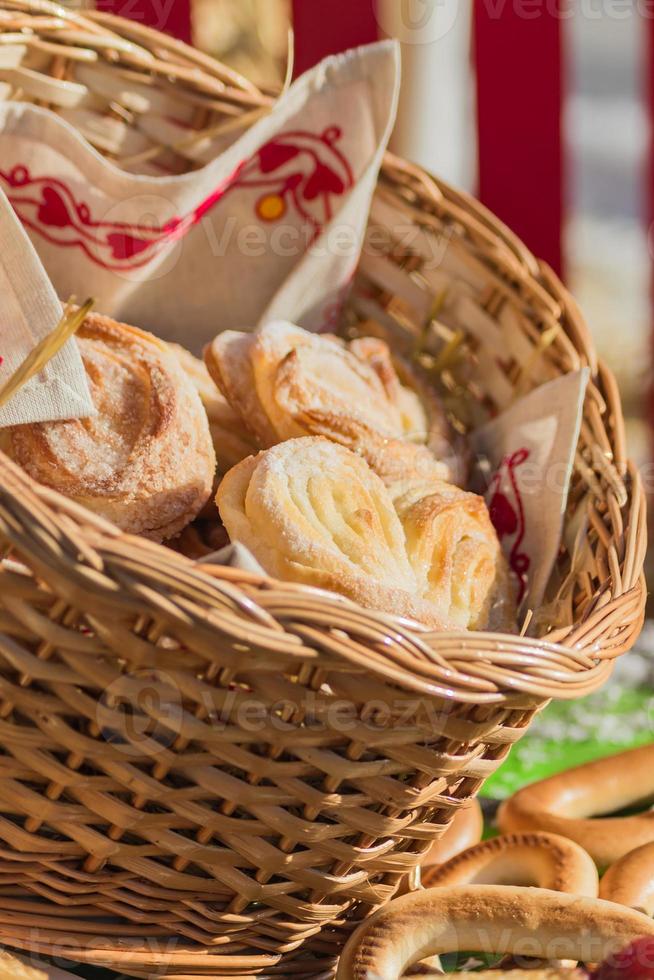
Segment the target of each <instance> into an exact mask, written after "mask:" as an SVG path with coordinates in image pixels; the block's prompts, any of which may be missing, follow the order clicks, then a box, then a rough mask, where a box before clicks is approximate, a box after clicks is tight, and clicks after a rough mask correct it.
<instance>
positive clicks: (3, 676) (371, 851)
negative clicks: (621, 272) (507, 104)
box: [0, 0, 645, 976]
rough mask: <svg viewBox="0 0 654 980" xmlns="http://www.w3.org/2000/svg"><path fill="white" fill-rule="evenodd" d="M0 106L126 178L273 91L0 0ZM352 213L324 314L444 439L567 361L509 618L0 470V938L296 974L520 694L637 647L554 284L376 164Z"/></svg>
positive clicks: (607, 468) (589, 406) (626, 533)
mask: <svg viewBox="0 0 654 980" xmlns="http://www.w3.org/2000/svg"><path fill="white" fill-rule="evenodd" d="M0 93H1V94H2V96H3V97H5V98H14V99H23V100H31V101H36V102H38V103H39V104H41V105H46V106H49V107H50V108H52V109H53V110H54V111H58V112H61V114H62V115H63V116H65V118H67V119H68V120H69V121H70V122H71V123H72V124H73V125H75V126H77V127H78V128H79V130H80V131H81V132H82V133H83V134H84V135H85V136H86V137H87V138H88V139H89V140H90V141H91V142H92V143H93V144H94V145H95V146H96V148H97V149H99V150H100V151H101V152H103V153H105V154H106V155H108V156H110V157H112V158H113V159H114V160H116V162H117V163H119V164H120V165H121V166H125V167H129V168H130V169H132V170H137V171H140V172H147V169H148V167H150V166H151V165H152V163H153V161H157V163H163V162H165V164H166V166H167V167H168V168H169V169H173V170H178V171H180V172H181V171H184V170H187V169H188V168H189V167H193V166H197V165H199V164H201V163H202V162H204V161H205V160H207V159H209V158H211V156H212V155H214V154H215V153H216V152H217V151H218V150H219V149H220V148H221V147H223V146H224V145H225V144H226V141H227V140H232V139H234V137H235V136H237V135H238V134H239V132H240V131H242V129H243V127H244V126H245V125H247V124H249V122H250V121H251V120H252V119H253V118H255V117H256V116H258V115H260V114H261V113H263V112H266V111H268V109H269V107H270V105H271V104H272V98H273V96H272V94H271V93H262V92H260V91H259V90H258V89H256V88H255V87H254V86H252V85H250V84H248V83H247V82H246V81H245V80H244V79H242V78H240V77H239V76H237V75H235V74H234V73H232V72H230V71H228V70H227V69H225V68H224V67H222V66H221V65H219V64H217V63H215V62H214V61H212V60H210V59H209V58H207V57H205V56H203V55H201V54H199V53H198V52H196V51H192V50H191V49H189V48H186V47H184V46H183V45H180V44H179V43H177V42H175V41H172V40H171V39H169V38H165V37H163V36H162V35H157V34H155V33H153V32H151V31H148V30H146V29H144V28H142V27H140V26H138V25H135V24H133V23H129V22H127V21H122V20H118V19H115V18H112V17H109V16H107V15H100V14H89V15H88V16H86V17H82V16H80V15H78V14H76V13H73V12H68V11H63V10H61V9H59V8H56V7H53V6H51V5H49V4H47V3H28V2H18V0H13V2H12V0H4V2H3V3H1V4H0ZM171 117H173V118H176V119H178V120H179V124H178V125H176V124H173V123H172V122H171V121H170V119H171ZM189 127H191V129H190V130H189ZM371 227H372V228H373V230H374V232H375V240H376V241H377V242H379V240H380V236H379V233H380V231H381V232H382V236H381V237H382V240H384V241H385V242H386V246H385V248H384V249H382V250H379V248H377V249H375V250H373V249H367V250H366V253H365V255H364V257H363V259H362V261H361V264H360V268H359V270H358V274H357V277H356V281H355V283H354V287H353V290H352V293H351V296H350V298H349V300H348V305H347V310H346V314H345V321H346V323H345V329H346V330H348V331H351V332H355V331H357V330H359V329H361V330H363V331H372V332H380V331H381V332H383V333H384V335H385V336H388V337H391V338H392V340H393V343H394V344H395V345H396V348H397V349H398V350H400V351H402V352H403V353H405V354H407V353H411V352H413V351H415V350H416V349H420V350H421V351H422V361H423V364H425V365H426V366H427V367H428V368H429V367H430V366H431V368H432V370H433V371H434V374H435V375H436V374H438V376H439V381H440V383H441V384H442V385H443V386H444V389H445V397H446V398H447V401H448V405H449V407H450V409H451V411H452V413H453V414H454V415H456V417H457V419H458V422H459V424H460V425H461V427H462V428H469V427H471V426H473V425H476V424H479V423H480V422H482V421H484V420H485V419H487V418H489V417H492V416H493V415H495V414H496V413H497V412H498V411H500V410H502V409H504V408H506V407H507V406H509V405H510V404H512V403H513V401H514V400H515V399H516V397H518V396H520V395H521V394H524V393H526V392H528V391H529V390H531V389H532V388H534V387H535V386H537V385H539V384H541V383H543V382H545V381H547V380H550V379H553V378H556V377H558V376H560V375H562V374H564V373H566V372H570V371H575V370H577V369H578V368H579V367H581V366H583V365H587V366H589V367H590V369H591V373H592V380H591V384H590V387H589V390H588V394H587V397H586V403H585V410H584V419H583V426H582V432H581V437H580V442H579V446H578V452H577V456H576V463H575V469H574V476H573V482H572V491H571V495H570V502H569V507H568V511H567V514H566V520H565V535H564V541H563V546H562V549H561V553H560V557H559V561H558V564H557V568H556V570H555V572H554V574H553V576H552V581H551V583H550V589H549V595H548V598H547V604H546V607H545V608H546V610H547V613H546V615H545V616H543V615H541V616H540V617H539V618H537V620H536V622H537V623H538V628H537V630H536V632H537V633H538V635H537V636H529V637H520V636H511V637H510V636H498V635H492V634H480V633H477V634H456V635H455V634H434V633H429V632H426V631H423V630H419V629H415V628H412V627H411V626H410V625H408V624H406V623H402V622H399V621H395V620H393V619H391V618H390V617H385V616H383V615H381V614H376V613H373V612H370V611H365V610H362V609H360V608H357V607H356V606H354V605H353V604H351V603H348V602H345V601H343V600H340V599H338V598H336V597H331V596H329V595H327V594H324V593H318V592H312V591H310V590H307V589H303V588H301V587H296V586H290V585H285V584H282V583H278V582H273V581H270V580H260V579H258V578H257V577H255V576H251V575H247V574H245V573H242V572H238V571H234V570H229V569H222V568H217V567H214V568H205V569H202V568H198V567H196V566H194V565H193V563H192V562H190V561H189V560H187V559H185V558H183V557H181V556H180V555H177V554H175V553H173V552H172V551H170V550H166V549H163V548H160V547H157V546H155V545H152V544H149V543H147V542H144V541H141V540H137V539H130V538H127V537H125V536H122V535H121V534H119V533H118V532H117V531H115V530H114V529H113V528H111V527H109V526H108V525H105V524H103V523H102V522H100V521H99V520H97V519H95V518H94V517H93V516H92V515H90V514H89V513H87V512H86V511H83V510H81V509H80V508H78V507H75V506H73V505H71V504H70V503H68V502H67V501H66V500H64V499H63V498H61V497H58V496H56V495H55V494H53V493H51V492H49V491H47V490H45V489H43V488H41V487H38V486H36V485H34V484H32V483H30V481H29V479H28V478H27V477H26V476H25V475H23V474H22V473H21V472H19V471H18V470H17V469H16V468H15V467H14V466H13V465H11V464H9V463H8V461H7V460H6V459H4V458H2V460H1V461H0V548H4V549H5V553H7V550H8V549H9V548H10V549H11V552H12V554H13V555H14V556H15V557H16V558H17V559H19V561H18V562H14V561H7V562H5V563H4V564H3V565H2V567H1V569H0V697H1V702H0V746H1V748H2V754H1V755H0V940H4V941H5V942H7V943H10V944H13V945H16V946H22V947H27V948H33V949H38V950H40V951H41V952H46V953H47V952H53V951H56V952H57V953H58V954H60V955H61V953H62V951H64V952H65V951H66V950H67V951H69V952H70V953H71V955H74V956H75V958H77V959H88V960H89V961H91V962H95V963H103V964H105V965H113V966H114V967H119V968H120V969H123V970H125V971H126V972H128V973H132V974H136V975H144V976H146V975H150V974H151V972H152V971H153V970H155V969H157V970H163V971H166V970H167V971H168V972H169V973H170V974H171V975H179V976H182V975H183V976H190V975H193V976H196V975H197V976H200V975H207V974H209V973H213V975H220V976H241V975H242V976H246V975H247V976H251V975H255V974H258V973H265V974H269V973H270V974H274V973H275V972H278V973H279V972H281V973H284V975H295V974H297V975H298V976H299V975H304V974H303V971H304V972H305V973H306V972H307V971H309V972H310V968H309V967H308V966H307V957H308V956H310V955H311V953H312V951H316V952H317V953H329V952H330V951H331V953H332V954H333V952H334V951H335V949H336V948H337V946H338V939H337V936H338V935H341V934H343V933H344V932H345V931H347V921H349V920H351V919H352V918H356V917H357V916H361V915H364V914H365V913H366V911H367V910H368V909H369V908H370V907H371V906H374V905H376V904H378V903H380V902H384V901H386V900H388V899H389V898H390V897H391V896H392V895H393V894H394V892H395V891H396V889H397V887H398V885H399V883H400V881H401V879H402V878H403V876H404V875H406V874H407V872H409V871H410V870H411V869H412V868H413V867H414V865H415V864H416V862H417V861H418V860H419V858H420V856H421V854H422V853H424V851H425V850H426V849H427V848H428V847H429V846H430V843H431V841H432V840H433V838H434V837H435V836H438V835H439V834H440V833H441V832H442V831H443V829H444V828H445V827H446V826H447V824H448V822H449V820H450V819H451V818H452V816H453V815H454V813H455V812H456V810H457V809H458V808H459V807H460V806H462V805H463V804H464V803H465V801H466V800H468V799H469V798H470V797H471V796H474V795H475V794H476V793H477V791H478V790H479V788H480V786H481V785H482V783H483V782H484V780H485V779H486V778H487V777H488V776H489V775H490V774H491V773H493V771H494V770H495V769H496V768H497V766H498V765H499V764H500V763H501V762H502V760H503V759H504V758H505V757H506V755H507V753H508V751H509V749H510V747H511V745H512V744H513V743H514V742H515V741H516V740H518V739H519V738H520V737H521V736H522V734H523V733H524V731H525V730H526V728H527V726H528V724H529V722H530V719H531V718H532V716H533V714H534V712H536V711H538V710H539V709H540V708H541V707H542V706H543V705H544V704H545V703H546V702H547V700H548V699H550V698H575V697H579V696H581V695H584V694H586V693H588V692H590V691H592V690H594V689H595V688H597V687H598V686H599V685H600V684H602V683H603V682H604V681H605V680H606V679H607V678H608V676H609V675H610V672H611V666H612V663H613V661H614V660H615V658H616V657H618V656H619V655H620V654H622V653H624V652H625V651H626V650H627V649H628V648H629V647H630V645H631V644H632V643H633V641H634V639H635V637H636V636H637V633H638V630H639V628H640V625H641V622H642V617H643V609H644V601H645V590H644V586H643V581H642V566H643V556H644V551H645V506H644V498H643V492H642V489H641V486H640V483H639V479H638V475H637V473H636V472H635V471H634V469H633V467H632V466H631V465H630V464H629V462H628V460H627V458H626V455H625V443H624V430H623V423H622V416H621V408H620V400H619V397H618V393H617V391H616V387H615V383H614V381H613V378H612V376H611V374H610V373H609V372H608V371H607V370H606V369H605V368H604V367H603V366H602V365H601V364H599V363H598V361H597V358H596V355H595V352H594V349H593V345H592V341H591V339H590V336H589V333H588V330H587V328H586V326H585V324H584V321H583V319H582V317H581V316H580V314H579V312H578V310H577V308H576V307H575V304H574V302H573V300H572V299H571V297H570V296H569V294H568V293H567V292H566V291H565V289H564V288H563V287H562V286H561V284H560V283H559V281H558V280H557V279H556V277H555V276H554V275H553V274H552V273H551V272H550V270H549V269H547V268H546V267H544V266H543V265H542V264H540V263H538V262H537V261H536V260H535V259H534V258H533V257H532V255H531V254H530V253H529V252H528V251H527V250H526V248H525V247H524V246H523V245H522V244H521V243H520V242H519V241H517V240H516V238H515V237H514V236H513V235H512V234H511V233H510V232H509V231H508V230H507V229H506V228H505V227H504V226H502V225H501V224H500V222H498V221H497V220H496V219H495V218H494V217H493V216H492V215H490V214H489V213H488V212H486V211H485V210H484V209H483V208H482V207H481V206H480V205H479V204H477V203H476V202H475V201H473V200H472V199H470V198H469V197H467V196H465V195H463V194H461V193H458V192H456V191H454V190H452V189H451V188H449V187H447V186H446V185H444V184H443V183H441V182H440V181H437V180H435V179H433V178H432V177H430V176H428V175H426V174H425V173H424V172H422V171H421V170H419V169H418V168H417V167H415V166H411V165H409V164H406V163H404V162H402V161H400V160H398V159H395V158H393V157H390V156H388V157H387V159H386V162H385V165H384V169H383V173H382V176H381V178H380V182H379V187H378V191H377V194H376V198H375V202H374V206H373V213H372V218H371ZM407 230H408V232H409V233H407ZM435 255H436V256H438V261H437V262H434V256H435ZM83 288H84V287H83V284H80V289H81V290H83ZM26 568H27V569H28V570H29V572H27V571H26ZM253 706H254V708H253ZM334 930H336V931H334ZM339 930H341V932H339ZM170 937H177V938H173V939H171V938H170ZM171 944H172V945H171ZM281 954H284V960H283V962H282V963H280V961H279V958H280V955H281ZM298 957H299V959H298ZM314 972H315V971H314Z"/></svg>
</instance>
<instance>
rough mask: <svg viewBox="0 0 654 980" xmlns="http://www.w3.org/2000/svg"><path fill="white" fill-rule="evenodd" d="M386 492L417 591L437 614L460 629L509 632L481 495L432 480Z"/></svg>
mask: <svg viewBox="0 0 654 980" xmlns="http://www.w3.org/2000/svg"><path fill="white" fill-rule="evenodd" d="M389 491H390V493H391V496H392V498H393V503H394V505H395V509H396V511H397V513H398V516H399V518H400V521H401V522H402V527H403V528H404V533H405V535H406V548H407V553H408V555H409V561H410V562H411V566H412V568H413V570H414V572H415V575H416V578H417V580H418V582H419V583H420V588H421V592H422V595H423V596H424V598H425V599H427V600H428V602H429V603H430V604H431V605H432V606H433V608H434V609H435V610H437V611H438V614H439V615H440V617H441V618H442V619H444V620H446V621H447V622H449V623H451V624H452V625H453V626H458V627H460V628H462V629H473V630H474V629H486V628H488V627H490V628H491V629H496V630H512V629H513V627H514V625H515V604H514V596H513V589H512V587H511V583H510V579H509V571H508V567H507V564H506V561H505V559H504V555H503V554H502V548H501V545H500V542H499V539H498V537H497V533H496V531H495V528H494V527H493V524H492V522H491V519H490V514H489V513H488V508H487V506H486V503H485V501H484V499H483V497H479V496H477V495H476V494H474V493H467V492H466V491H465V490H460V489H459V488H458V487H455V486H453V485H452V484H449V483H444V482H442V481H440V480H433V479H432V480H414V481H405V482H401V483H398V484H393V485H392V486H391V487H390V488H389Z"/></svg>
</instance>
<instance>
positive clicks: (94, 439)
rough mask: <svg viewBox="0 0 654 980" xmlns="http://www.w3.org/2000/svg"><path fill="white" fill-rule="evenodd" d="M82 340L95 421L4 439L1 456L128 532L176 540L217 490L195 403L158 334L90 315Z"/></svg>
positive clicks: (27, 428)
mask: <svg viewBox="0 0 654 980" xmlns="http://www.w3.org/2000/svg"><path fill="white" fill-rule="evenodd" d="M77 338H78V343H79V348H80V353H81V355H82V359H83V362H84V366H85V368H86V373H87V377H88V381H89V387H90V391H91V396H92V399H93V403H94V405H95V408H96V414H95V415H93V416H91V417H90V418H86V419H73V420H70V421H66V422H44V423H38V424H33V425H21V426H15V427H13V428H11V429H6V430H3V433H2V434H1V435H0V448H2V449H3V450H4V452H6V453H7V455H9V456H10V457H11V458H12V459H13V460H14V461H15V462H17V463H18V464H19V465H20V466H22V467H23V469H24V470H25V471H26V472H27V473H28V474H29V475H30V476H31V477H33V478H34V479H35V480H37V481H38V482H40V483H42V484H44V485H46V486H48V487H51V488H52V489H53V490H57V491H59V492H60V493H62V494H64V495H65V496H67V497H70V498H71V499H73V500H75V501H77V502H78V503H80V504H83V505H84V506H86V507H87V508H88V509H89V510H92V511H94V512H95V513H97V514H100V515H101V516H103V517H105V518H107V519H109V520H111V521H113V522H114V524H116V525H117V526H118V527H119V528H121V529H122V530H123V531H127V532H129V533H132V534H141V535H144V536H145V537H148V538H151V539H152V540H154V541H162V540H165V539H168V538H171V537H174V536H175V535H176V534H178V533H179V532H180V531H181V530H182V528H184V527H185V526H186V525H187V524H189V523H190V522H191V521H192V520H193V519H194V518H195V516H196V515H197V514H198V512H199V511H200V510H201V508H202V507H203V506H204V504H205V503H206V501H207V499H208V498H209V497H210V495H211V491H212V487H213V482H214V474H215V470H216V460H215V455H214V451H213V446H212V443H211V435H210V433H209V426H208V422H207V417H206V414H205V412H204V409H203V408H202V404H201V402H200V399H199V397H198V394H197V392H196V390H195V388H194V386H193V385H192V384H191V382H190V381H189V379H188V378H187V377H186V375H185V374H184V372H183V371H182V369H181V368H180V367H179V365H178V363H177V361H176V359H175V357H174V356H173V355H172V354H171V352H170V350H169V348H168V345H167V344H165V343H163V341H160V340H157V338H156V337H153V336H152V335H151V334H148V333H144V332H143V331H141V330H137V329H136V328H134V327H128V326H126V325H124V324H121V323H116V322H115V321H113V320H110V319H109V318H108V317H103V316H98V315H94V314H92V315H90V316H89V317H87V319H86V320H85V321H84V324H83V325H82V327H81V328H80V330H79V332H78V334H77Z"/></svg>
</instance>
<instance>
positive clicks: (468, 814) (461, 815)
mask: <svg viewBox="0 0 654 980" xmlns="http://www.w3.org/2000/svg"><path fill="white" fill-rule="evenodd" d="M483 832H484V817H483V814H482V812H481V806H480V805H479V801H478V800H471V801H470V803H469V804H468V805H467V806H464V807H462V808H461V809H460V810H458V811H457V814H456V816H455V817H454V820H453V821H452V823H451V824H450V826H449V827H448V828H447V830H446V831H445V833H444V834H443V836H442V837H439V839H438V840H437V841H435V842H434V843H433V844H432V846H431V847H430V849H429V850H428V851H427V853H426V854H425V857H424V858H423V860H422V861H421V863H420V867H421V868H422V880H423V884H424V877H425V873H426V871H427V869H428V868H434V867H436V866H437V865H441V864H444V863H445V861H449V860H450V858H453V857H455V856H456V855H457V854H460V853H461V851H465V850H466V849H467V848H469V847H473V846H474V845H475V844H478V843H479V841H480V840H481V835H482V833H483Z"/></svg>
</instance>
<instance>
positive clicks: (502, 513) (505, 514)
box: [488, 449, 531, 603]
mask: <svg viewBox="0 0 654 980" xmlns="http://www.w3.org/2000/svg"><path fill="white" fill-rule="evenodd" d="M529 456H530V452H529V450H528V449H518V450H517V451H516V452H514V453H510V454H509V455H508V456H505V457H504V459H503V460H502V462H501V463H500V465H499V468H498V470H497V472H496V474H495V476H494V477H493V479H492V481H491V485H490V488H489V492H488V496H489V497H490V503H489V505H488V509H489V511H490V516H491V520H492V522H493V525H494V527H495V530H496V531H497V535H498V537H499V539H500V541H502V539H503V538H509V540H510V539H513V541H512V544H511V551H510V552H509V566H510V568H511V571H512V572H513V573H514V575H515V576H516V578H517V580H518V586H519V589H518V603H520V602H522V600H523V598H524V595H525V592H526V589H527V575H528V572H529V568H530V566H531V558H530V557H529V555H528V554H526V553H525V552H524V551H521V547H522V542H523V541H524V537H525V532H526V526H525V510H524V506H523V503H522V494H521V492H520V487H519V486H518V481H517V479H516V470H517V469H519V467H521V466H522V465H523V464H524V463H526V461H527V460H528V459H529ZM510 498H512V499H510Z"/></svg>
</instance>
